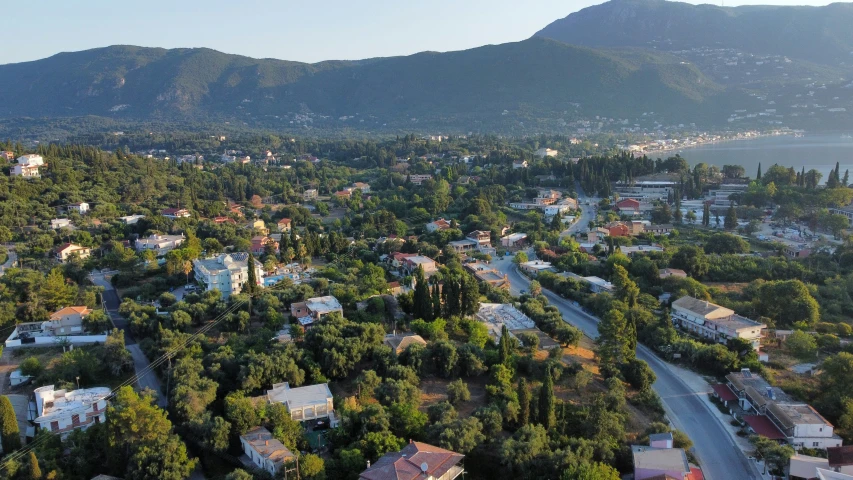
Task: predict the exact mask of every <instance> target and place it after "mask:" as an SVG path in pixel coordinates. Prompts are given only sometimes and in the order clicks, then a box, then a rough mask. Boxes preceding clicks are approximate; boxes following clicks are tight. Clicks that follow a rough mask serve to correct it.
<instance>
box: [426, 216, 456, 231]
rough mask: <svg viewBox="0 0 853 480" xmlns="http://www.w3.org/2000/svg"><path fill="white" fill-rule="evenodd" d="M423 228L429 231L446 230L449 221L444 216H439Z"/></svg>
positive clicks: (448, 226)
mask: <svg viewBox="0 0 853 480" xmlns="http://www.w3.org/2000/svg"><path fill="white" fill-rule="evenodd" d="M425 228H426V231H427V232H429V233H432V232H436V231H438V230H448V229H449V228H450V222H448V221H447V220H445V219H444V218H439V219H438V220H436V221H434V222H429V223H427V224H426V227H425Z"/></svg>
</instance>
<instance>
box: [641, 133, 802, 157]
mask: <svg viewBox="0 0 853 480" xmlns="http://www.w3.org/2000/svg"><path fill="white" fill-rule="evenodd" d="M788 135H793V136H795V137H796V136H798V135H802V132H795V131H778V132H772V133H756V134H753V135H749V136H735V137H727V138H718V139H714V140H707V141H703V142H698V143H691V144H689V145H678V146H673V147H672V148H661V149H656V150H648V151H637V150H634V151H632V152H633V153H634V154H635V155H636V154H640V153H642V154H643V155H645V156H647V157H648V156H651V155H659V154H661V153H667V152H669V153H676V154H677V153H679V152H680V151H682V150H688V149H691V148H698V147H705V146H708V145H716V144H720V143H729V142H739V141H744V140H758V139H761V138H768V137H781V136H788Z"/></svg>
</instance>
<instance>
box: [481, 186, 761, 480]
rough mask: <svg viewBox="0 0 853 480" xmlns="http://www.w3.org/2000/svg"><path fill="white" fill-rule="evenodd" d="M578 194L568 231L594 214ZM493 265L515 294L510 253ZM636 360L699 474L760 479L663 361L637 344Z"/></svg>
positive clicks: (566, 305) (572, 313) (576, 316)
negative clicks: (651, 376)
mask: <svg viewBox="0 0 853 480" xmlns="http://www.w3.org/2000/svg"><path fill="white" fill-rule="evenodd" d="M579 193H580V194H581V196H580V198H579V202H580V207H581V218H579V219H578V221H577V222H576V223H575V224H574V225H572V226H571V227H570V230H571V233H576V232H580V231H584V230H586V228H587V225H588V224H589V221H590V220H591V219H592V218H593V216H594V211H595V210H594V207H593V206H587V205H584V204H583V202H585V201H586V199H585V198H583V197H582V195H583V193H582V192H580V190H579ZM494 265H495V268H497V269H498V270H500V271H501V272H503V273H505V274H507V275H508V276H509V280H510V284H511V285H512V288H511V293H512V294H513V295H518V294H519V293H520V291H521V290H525V289H527V288H528V285H529V284H530V281H529V280H528V279H527V278H526V277H524V276H523V275H521V274H520V273H519V272H518V270H517V269H516V267H515V265H514V264H513V263H512V260H511V257H507V258H503V259H501V260H498V261H496V262H494ZM542 293H543V294H544V295H545V296H546V297H547V298H548V301H549V302H551V304H552V305H554V306H556V307H557V308H558V309H559V310H560V313H562V315H563V320H565V321H566V322H568V323H570V324H572V325H574V326H576V327H578V328H579V329H580V330H581V331H582V332H583V333H584V334H585V335H587V336H588V337H590V338H593V339H595V338H598V319H597V318H595V317H593V316H592V315H589V314H587V313H586V312H584V311H583V310H582V309H581V308H580V307H576V306H575V305H574V304H573V303H572V302H571V301H569V300H566V299H564V298H562V297H560V296H559V295H557V294H555V293H553V292H551V291H549V290H547V289H544V288H543V289H542ZM637 358H639V359H640V360H644V361H645V362H646V363H648V364H649V366H650V367H651V368H652V370H653V371H654V372H655V375H657V380H656V381H655V383H654V389H655V391H656V392H657V393H658V395H659V396H660V397H661V400H663V402H664V405H665V407H666V409H667V413H668V416H669V419H670V421H671V422H672V424H673V425H674V426H675V428H677V429H678V430H681V431H683V432H685V433H686V434H687V435H688V436H689V437H690V439H691V440H693V453H694V454H695V455H696V457H697V458H698V459H699V462H700V464H701V467H702V472H703V473H704V475H705V478H707V479H710V480H741V479H743V480H747V479H754V478H755V479H758V478H761V475H760V474H759V472H758V470H757V469H756V467H755V465H754V463H752V462H750V461H749V460H748V459H747V458H746V456H745V455H744V454H743V452H742V451H741V450H740V449H739V448H738V447H737V446H736V445H735V444H734V442H733V441H732V439H731V437H730V436H729V434H728V432H726V430H725V427H724V426H723V425H721V424H720V421H719V420H718V419H717V417H716V416H715V415H714V413H713V412H711V410H710V409H709V407H708V406H707V404H706V403H705V402H703V401H702V399H700V398H699V397H698V396H697V394H696V393H695V392H694V391H693V390H692V389H691V388H690V387H689V386H688V385H687V384H686V383H685V382H684V381H683V380H682V379H681V378H679V377H678V375H676V374H675V373H674V372H673V371H672V370H670V369H669V367H668V366H667V365H666V362H664V361H663V360H661V359H660V358H658V357H657V356H656V355H655V354H654V353H652V352H651V351H649V349H647V348H646V347H644V346H642V345H638V346H637Z"/></svg>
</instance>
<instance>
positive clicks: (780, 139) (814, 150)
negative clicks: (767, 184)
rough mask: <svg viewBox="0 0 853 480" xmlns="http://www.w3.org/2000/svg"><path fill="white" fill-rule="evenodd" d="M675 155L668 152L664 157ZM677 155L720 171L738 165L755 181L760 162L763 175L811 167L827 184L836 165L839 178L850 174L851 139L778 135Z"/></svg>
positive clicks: (723, 143)
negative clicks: (774, 169) (772, 168)
mask: <svg viewBox="0 0 853 480" xmlns="http://www.w3.org/2000/svg"><path fill="white" fill-rule="evenodd" d="M675 153H676V152H667V153H666V156H670V155H675ZM677 153H679V154H680V155H681V156H682V157H684V158H685V159H686V160H687V162H688V163H690V165H691V166H693V165H696V164H697V163H703V162H704V163H707V164H708V165H716V166H718V167H720V168H722V167H723V165H741V166H742V167H743V168H744V169H745V170H746V175H747V176H749V177H751V178H755V174H756V172H757V171H758V164H759V163H761V170H762V171H763V172H766V171H767V169H768V168H770V166H771V165H773V164H774V163H778V164H779V165H782V166H784V167H786V168H787V167H794V169H795V170H796V171H798V172H799V171H800V170H801V169H802V168H803V167H805V169H806V171H809V170H810V169H812V168H813V169H815V170H817V171H818V172H820V173H821V174H823V178H822V179H821V183H824V182H826V179H827V178H828V177H829V172H830V171H831V170H833V169H834V168H835V163H836V162H838V163H839V164H840V167H841V175H842V176H843V175H844V171H845V170H848V169H849V170H851V175H853V138H846V137H844V136H842V135H841V134H814V135H809V134H806V135H805V136H802V137H795V136H793V135H778V136H772V137H762V138H757V139H752V140H734V141H728V142H720V143H715V144H708V145H702V146H699V147H693V148H685V149H684V150H681V151H679V152H677ZM653 157H655V158H657V157H664V155H653Z"/></svg>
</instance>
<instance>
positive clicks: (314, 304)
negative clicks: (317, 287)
mask: <svg viewBox="0 0 853 480" xmlns="http://www.w3.org/2000/svg"><path fill="white" fill-rule="evenodd" d="M305 306H306V307H308V309H309V310H311V311H312V312H315V313H319V314H321V315H322V314H324V313H329V312H334V311H337V310H340V309H341V308H342V307H341V302H339V301H338V299H337V298H335V297H333V296H331V295H326V296H325V297H315V298H309V299H308V300H305Z"/></svg>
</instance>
